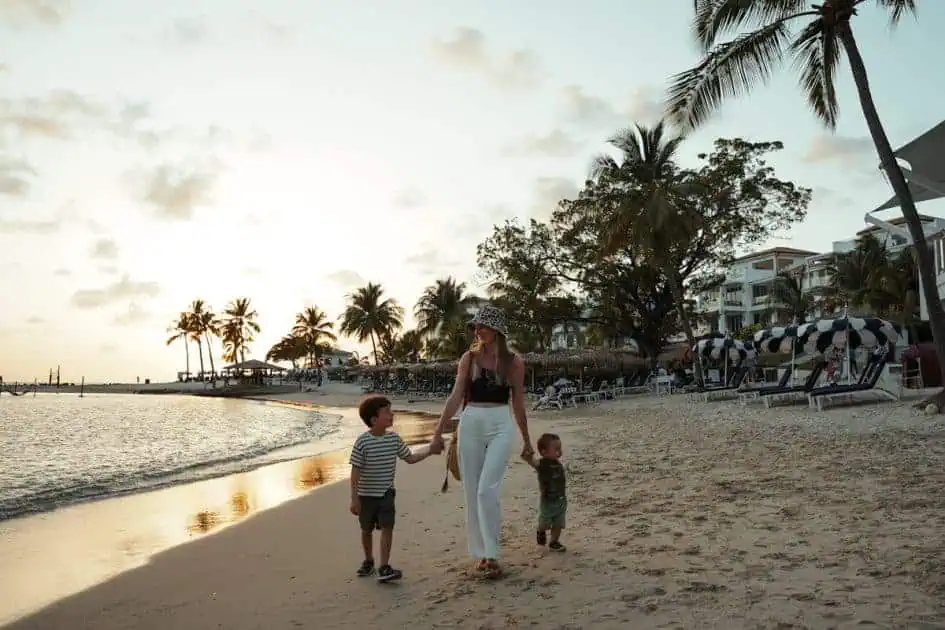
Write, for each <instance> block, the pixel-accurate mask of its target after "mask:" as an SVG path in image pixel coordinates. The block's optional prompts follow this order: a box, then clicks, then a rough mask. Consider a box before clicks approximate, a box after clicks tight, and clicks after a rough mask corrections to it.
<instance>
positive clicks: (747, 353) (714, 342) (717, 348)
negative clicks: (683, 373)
mask: <svg viewBox="0 0 945 630" xmlns="http://www.w3.org/2000/svg"><path fill="white" fill-rule="evenodd" d="M692 352H693V354H695V355H696V356H698V357H700V358H703V359H716V360H718V359H721V358H722V356H723V355H726V354H727V355H728V357H729V358H730V359H731V360H732V361H743V360H745V359H747V358H754V356H755V346H754V344H753V343H752V342H750V341H742V340H740V339H732V338H731V337H716V338H712V339H701V340H699V341H698V342H696V345H695V346H693V348H692Z"/></svg>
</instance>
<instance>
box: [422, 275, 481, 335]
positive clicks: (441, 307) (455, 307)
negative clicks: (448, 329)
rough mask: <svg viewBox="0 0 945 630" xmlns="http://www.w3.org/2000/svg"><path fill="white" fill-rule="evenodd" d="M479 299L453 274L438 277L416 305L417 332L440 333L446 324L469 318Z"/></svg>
mask: <svg viewBox="0 0 945 630" xmlns="http://www.w3.org/2000/svg"><path fill="white" fill-rule="evenodd" d="M478 300H479V298H477V297H476V296H475V295H472V294H469V293H466V283H465V282H456V280H454V279H453V277H452V276H447V277H446V278H441V279H438V280H437V281H436V282H435V283H434V284H432V285H430V286H428V287H427V288H426V289H424V290H423V294H422V295H421V296H420V298H419V299H418V300H417V304H416V306H414V309H413V313H414V317H416V318H417V332H418V333H419V334H420V335H421V336H425V337H426V336H431V335H439V334H440V330H441V329H442V328H443V327H444V326H449V325H450V324H453V323H455V322H456V321H461V322H463V323H465V322H466V320H468V319H469V309H470V307H472V306H473V305H475V304H476V302H477V301H478Z"/></svg>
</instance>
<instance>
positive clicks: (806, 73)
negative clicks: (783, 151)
mask: <svg viewBox="0 0 945 630" xmlns="http://www.w3.org/2000/svg"><path fill="white" fill-rule="evenodd" d="M836 31H837V29H836V27H835V26H833V25H830V24H828V23H827V22H826V21H825V20H823V19H817V20H814V21H813V22H811V23H810V24H808V25H807V26H805V27H804V29H803V30H802V31H801V32H800V34H799V35H798V37H797V38H796V39H795V40H794V43H792V44H791V52H793V53H794V60H795V65H796V66H798V69H799V70H800V73H801V76H800V86H801V89H802V90H803V91H804V95H805V96H806V97H807V103H808V104H809V105H810V106H811V109H813V110H814V113H815V114H816V115H817V117H818V118H820V119H821V120H822V121H823V123H824V124H825V125H827V127H829V128H830V129H835V128H836V127H837V114H838V112H839V103H838V102H837V93H836V91H835V88H834V79H835V77H836V74H837V66H838V65H839V63H840V52H841V47H840V46H838V36H837V32H836Z"/></svg>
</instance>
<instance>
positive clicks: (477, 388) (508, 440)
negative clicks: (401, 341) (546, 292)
mask: <svg viewBox="0 0 945 630" xmlns="http://www.w3.org/2000/svg"><path fill="white" fill-rule="evenodd" d="M469 326H470V327H471V328H474V329H475V331H476V342H475V343H473V345H472V346H471V347H470V349H469V351H468V352H466V353H465V354H463V357H462V359H460V361H459V367H458V368H457V369H456V383H455V384H454V385H453V392H452V393H451V394H450V397H449V398H448V399H447V401H446V406H445V407H444V408H443V413H442V414H441V415H440V421H439V423H438V424H437V425H436V431H435V433H434V435H433V441H434V442H439V443H440V445H441V446H442V442H443V429H444V428H445V427H446V424H447V423H448V422H449V421H450V420H451V419H452V418H453V415H454V414H455V413H456V412H457V411H458V410H459V407H460V405H462V404H463V402H464V401H465V403H466V407H465V408H464V409H463V412H462V415H461V416H460V420H459V432H458V439H459V445H458V448H457V452H458V454H459V471H460V476H461V477H462V484H463V490H464V493H465V495H466V537H467V543H468V547H469V554H470V555H471V556H472V557H473V558H475V559H476V567H475V568H476V570H477V571H479V572H482V573H483V574H485V576H486V577H490V578H497V577H499V576H501V575H502V569H501V567H500V566H499V562H498V559H499V532H500V530H501V527H502V513H501V510H500V507H499V491H500V489H501V486H502V479H503V477H504V476H505V468H506V466H508V463H509V456H510V455H511V453H512V444H513V441H514V429H513V427H512V417H513V416H514V417H515V422H516V424H518V429H519V432H520V433H521V434H522V441H523V442H524V443H525V447H524V448H523V449H522V456H523V457H529V458H530V457H531V456H532V455H533V454H534V452H535V451H534V450H533V449H532V445H531V438H529V436H528V421H527V420H526V417H525V390H524V383H525V362H524V361H523V360H522V358H521V357H520V356H518V355H517V354H514V353H513V352H511V351H510V350H509V347H508V342H507V340H506V335H507V333H508V329H507V327H506V323H505V314H504V313H503V312H502V310H501V309H498V308H496V307H495V306H490V305H487V306H483V307H482V308H481V309H480V310H479V312H478V313H476V316H475V317H474V318H473V319H472V321H470V322H469ZM510 410H511V413H510Z"/></svg>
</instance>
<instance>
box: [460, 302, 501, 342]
mask: <svg viewBox="0 0 945 630" xmlns="http://www.w3.org/2000/svg"><path fill="white" fill-rule="evenodd" d="M476 326H482V327H483V328H491V329H492V330H494V331H496V332H497V333H501V334H503V335H508V334H509V328H508V325H507V324H506V321H505V313H504V312H503V311H502V309H501V308H499V307H497V306H492V305H491V304H486V305H484V306H482V307H481V308H480V309H479V312H477V313H476V316H475V317H473V318H472V319H471V320H469V327H470V328H475V327H476Z"/></svg>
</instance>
